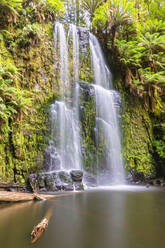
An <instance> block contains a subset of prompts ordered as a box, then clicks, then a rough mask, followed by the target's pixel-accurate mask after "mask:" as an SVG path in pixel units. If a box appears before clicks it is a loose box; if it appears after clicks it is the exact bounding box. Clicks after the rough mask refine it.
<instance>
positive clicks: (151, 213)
mask: <svg viewBox="0 0 165 248" xmlns="http://www.w3.org/2000/svg"><path fill="white" fill-rule="evenodd" d="M164 194H165V192H163V191H159V190H156V189H150V188H149V189H146V188H142V187H131V188H129V187H127V188H120V187H119V186H118V187H111V190H110V189H108V188H107V190H105V189H104V190H103V189H98V190H92V191H87V192H84V193H80V194H74V195H71V196H66V197H61V198H55V199H54V200H49V201H46V202H36V203H35V202H29V203H19V204H14V205H11V207H10V205H9V207H7V208H2V207H1V209H0V244H1V247H4V248H29V247H35V248H45V247H48V248H54V247H57V248H68V247H69V248H103V247H104V248H155V247H157V248H162V247H164V242H165V236H164V226H165V211H164V206H165V197H164ZM52 206H53V216H52V218H51V219H50V222H49V226H48V229H47V231H46V232H45V233H44V234H43V236H42V237H41V239H40V240H39V241H38V242H37V243H36V244H34V245H31V244H30V233H31V231H32V229H33V227H34V225H36V224H38V223H39V222H40V221H41V219H42V217H43V216H44V215H45V213H46V212H47V210H48V209H49V208H50V207H52Z"/></svg>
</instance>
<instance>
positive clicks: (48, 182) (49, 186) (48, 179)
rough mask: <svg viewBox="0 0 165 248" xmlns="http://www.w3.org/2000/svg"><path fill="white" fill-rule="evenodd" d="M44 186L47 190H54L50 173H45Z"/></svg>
mask: <svg viewBox="0 0 165 248" xmlns="http://www.w3.org/2000/svg"><path fill="white" fill-rule="evenodd" d="M45 186H46V189H47V190H48V191H55V190H56V187H55V185H54V178H53V175H52V174H47V175H45Z"/></svg>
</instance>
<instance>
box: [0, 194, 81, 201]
mask: <svg viewBox="0 0 165 248" xmlns="http://www.w3.org/2000/svg"><path fill="white" fill-rule="evenodd" d="M75 193H76V192H70V193H62V194H61V193H60V194H40V193H37V196H38V197H39V198H40V199H37V198H36V195H35V194H34V193H23V192H8V191H0V204H3V203H19V202H28V201H35V200H49V199H53V198H56V197H64V196H69V195H73V194H75Z"/></svg>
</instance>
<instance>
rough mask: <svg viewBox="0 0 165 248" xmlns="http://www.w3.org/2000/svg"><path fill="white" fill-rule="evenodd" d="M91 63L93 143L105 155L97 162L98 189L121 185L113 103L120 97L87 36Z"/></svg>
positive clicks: (97, 47) (94, 42) (92, 39)
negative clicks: (92, 81) (93, 91)
mask: <svg viewBox="0 0 165 248" xmlns="http://www.w3.org/2000/svg"><path fill="white" fill-rule="evenodd" d="M89 37H90V38H89V39H90V41H89V43H90V49H91V61H92V67H93V72H94V82H95V85H94V89H95V101H96V128H95V134H96V142H97V147H99V143H100V142H103V143H104V144H105V151H104V155H103V156H102V157H101V158H97V180H98V184H99V185H107V184H122V183H124V168H123V161H122V158H121V143H120V131H119V123H118V115H117V108H116V106H115V105H116V104H115V103H116V100H118V99H119V94H118V93H117V92H115V91H114V90H111V89H110V86H111V87H112V77H111V73H110V71H109V69H108V67H107V65H106V63H105V60H104V56H103V54H102V50H101V47H100V44H99V42H98V40H97V38H96V37H95V36H94V35H92V34H90V36H89Z"/></svg>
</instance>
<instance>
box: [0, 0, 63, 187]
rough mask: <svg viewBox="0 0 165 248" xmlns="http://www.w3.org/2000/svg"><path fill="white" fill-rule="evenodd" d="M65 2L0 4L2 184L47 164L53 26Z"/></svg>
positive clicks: (0, 1) (53, 89)
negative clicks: (45, 156) (45, 150)
mask: <svg viewBox="0 0 165 248" xmlns="http://www.w3.org/2000/svg"><path fill="white" fill-rule="evenodd" d="M57 13H58V17H60V16H62V15H63V14H64V9H63V2H62V1H60V0H59V1H51V0H47V1H44V0H40V1H38V0H37V1H36V0H34V1H30V0H24V1H22V0H19V1H18V0H12V1H6V0H0V164H1V166H0V180H3V181H5V180H13V179H14V181H15V182H16V181H17V182H20V183H23V182H24V181H25V179H26V175H27V173H28V172H33V171H36V170H37V169H40V168H41V166H42V160H43V150H44V147H45V144H46V142H47V141H46V140H45V134H46V132H47V129H48V126H47V123H46V121H47V116H48V107H49V105H50V102H51V101H52V99H53V98H54V95H56V94H57V89H56V87H54V85H53V82H54V81H53V77H54V66H53V60H52V58H53V53H54V51H53V44H52V22H51V21H54V20H55V18H56V16H57Z"/></svg>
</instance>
